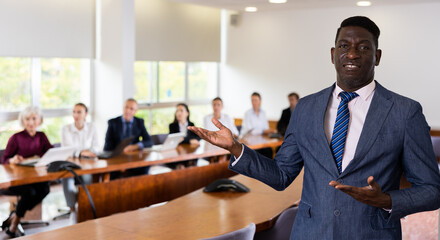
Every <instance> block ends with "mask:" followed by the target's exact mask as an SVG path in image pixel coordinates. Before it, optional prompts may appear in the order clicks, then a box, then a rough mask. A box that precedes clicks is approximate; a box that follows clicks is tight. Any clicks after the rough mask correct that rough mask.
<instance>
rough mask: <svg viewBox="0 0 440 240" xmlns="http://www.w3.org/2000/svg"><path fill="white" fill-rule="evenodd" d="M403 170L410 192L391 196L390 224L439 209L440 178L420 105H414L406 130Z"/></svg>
mask: <svg viewBox="0 0 440 240" xmlns="http://www.w3.org/2000/svg"><path fill="white" fill-rule="evenodd" d="M403 148H404V149H403V153H402V164H403V170H404V173H405V176H406V178H407V180H408V181H409V182H410V183H411V184H412V187H411V188H408V189H402V190H395V191H391V192H388V194H390V196H391V201H392V212H391V215H390V219H389V221H395V220H399V219H400V218H402V217H404V216H406V215H409V214H412V213H415V212H420V211H430V210H435V209H438V208H439V207H440V174H439V169H438V165H437V161H436V158H435V155H434V151H433V148H432V143H431V138H430V135H429V126H428V124H427V123H426V120H425V117H424V116H423V113H422V107H421V106H420V104H418V103H416V104H413V106H412V108H411V111H410V113H409V117H408V119H407V121H406V126H405V138H404V146H403Z"/></svg>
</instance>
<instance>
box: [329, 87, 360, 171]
mask: <svg viewBox="0 0 440 240" xmlns="http://www.w3.org/2000/svg"><path fill="white" fill-rule="evenodd" d="M339 96H340V97H341V102H340V103H339V106H338V113H337V115H336V122H335V128H334V129H333V136H332V141H331V145H330V148H331V150H332V152H333V157H334V158H335V161H336V166H337V167H338V171H339V174H341V172H342V156H344V148H345V139H346V138H347V130H348V123H349V121H350V111H349V110H348V102H350V101H351V100H352V99H354V98H355V97H357V96H359V95H358V94H357V93H352V92H341V93H339Z"/></svg>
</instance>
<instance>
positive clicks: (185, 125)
mask: <svg viewBox="0 0 440 240" xmlns="http://www.w3.org/2000/svg"><path fill="white" fill-rule="evenodd" d="M187 126H188V121H186V122H185V123H184V124H180V122H179V127H187Z"/></svg>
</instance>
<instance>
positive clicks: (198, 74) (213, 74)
mask: <svg viewBox="0 0 440 240" xmlns="http://www.w3.org/2000/svg"><path fill="white" fill-rule="evenodd" d="M216 93H217V63H214V62H199V63H188V97H189V99H211V98H214V97H216V95H217V94H216Z"/></svg>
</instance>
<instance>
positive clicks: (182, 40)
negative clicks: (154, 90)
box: [135, 0, 221, 62]
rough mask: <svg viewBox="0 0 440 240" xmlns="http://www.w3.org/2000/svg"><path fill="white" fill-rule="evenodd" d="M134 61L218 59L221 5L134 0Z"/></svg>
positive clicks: (214, 60) (216, 60)
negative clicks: (206, 5) (216, 7)
mask: <svg viewBox="0 0 440 240" xmlns="http://www.w3.org/2000/svg"><path fill="white" fill-rule="evenodd" d="M135 8H136V60H137V61H187V62H191V61H204V62H209V61H212V62H219V61H220V11H221V10H220V9H215V8H210V7H202V6H196V5H191V4H185V3H177V2H171V1H168V0H148V1H146V0H136V1H135Z"/></svg>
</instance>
